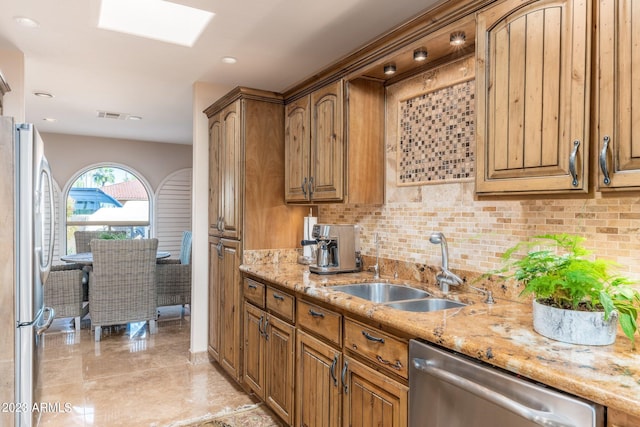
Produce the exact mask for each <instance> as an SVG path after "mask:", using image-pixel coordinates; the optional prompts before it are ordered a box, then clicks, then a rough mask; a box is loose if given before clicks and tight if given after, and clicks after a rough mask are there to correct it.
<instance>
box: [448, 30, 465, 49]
mask: <svg viewBox="0 0 640 427" xmlns="http://www.w3.org/2000/svg"><path fill="white" fill-rule="evenodd" d="M466 41H467V35H466V34H465V33H464V32H463V31H458V32H455V33H451V36H449V43H451V46H462V45H463V44H465V42H466Z"/></svg>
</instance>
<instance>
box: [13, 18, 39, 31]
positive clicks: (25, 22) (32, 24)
mask: <svg viewBox="0 0 640 427" xmlns="http://www.w3.org/2000/svg"><path fill="white" fill-rule="evenodd" d="M13 20H14V21H16V22H17V23H18V24H20V25H22V26H23V27H29V28H36V27H39V26H40V24H38V21H35V20H33V19H31V18H27V17H26V16H14V17H13Z"/></svg>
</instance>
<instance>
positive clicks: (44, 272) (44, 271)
mask: <svg viewBox="0 0 640 427" xmlns="http://www.w3.org/2000/svg"><path fill="white" fill-rule="evenodd" d="M45 177H46V180H47V186H48V187H49V188H48V190H49V206H51V212H50V214H49V233H50V236H49V252H48V253H47V261H46V263H43V262H42V261H43V260H42V252H40V253H39V254H38V257H39V258H40V261H39V263H38V264H39V268H40V278H41V280H42V283H45V282H46V281H47V277H48V276H49V270H51V264H52V263H53V250H54V246H55V233H56V228H55V225H56V214H55V200H54V193H53V178H52V177H51V168H50V166H49V163H47V162H46V160H43V162H42V165H41V170H40V182H39V192H40V194H44V192H43V187H44V184H43V181H44V179H45ZM42 234H44V232H43V233H42Z"/></svg>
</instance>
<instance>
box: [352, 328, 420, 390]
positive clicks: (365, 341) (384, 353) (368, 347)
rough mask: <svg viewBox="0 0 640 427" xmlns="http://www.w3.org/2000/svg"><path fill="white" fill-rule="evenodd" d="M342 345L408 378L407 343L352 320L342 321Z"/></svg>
mask: <svg viewBox="0 0 640 427" xmlns="http://www.w3.org/2000/svg"><path fill="white" fill-rule="evenodd" d="M344 347H345V348H348V349H350V350H352V351H353V352H355V353H356V354H359V355H360V356H363V357H364V358H365V359H368V360H370V361H371V362H373V363H374V364H375V365H377V366H380V367H383V368H385V369H387V370H389V371H390V372H394V373H396V374H397V375H400V376H401V377H403V378H408V366H407V363H408V361H409V348H408V344H407V343H406V342H404V341H402V340H399V339H398V338H395V337H393V336H391V335H388V334H386V333H384V332H381V331H380V330H378V329H376V328H372V327H369V326H366V325H363V324H361V323H358V322H355V321H353V320H350V319H347V320H345V322H344Z"/></svg>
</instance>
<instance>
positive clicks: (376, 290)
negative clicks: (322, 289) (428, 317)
mask: <svg viewBox="0 0 640 427" xmlns="http://www.w3.org/2000/svg"><path fill="white" fill-rule="evenodd" d="M328 289H331V290H334V291H340V292H344V293H346V294H349V295H352V296H354V297H358V298H362V299H366V300H368V301H371V302H373V303H376V304H384V305H385V306H387V307H391V308H395V309H397V310H403V311H416V312H426V311H437V310H446V309H448V308H459V307H464V306H465V305H466V304H463V303H461V302H457V301H451V300H448V299H444V298H436V297H433V296H432V295H431V294H430V293H429V292H427V291H423V290H422V289H416V288H412V287H409V286H405V285H396V284H392V283H382V282H371V283H355V284H351V285H337V286H329V287H328Z"/></svg>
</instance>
